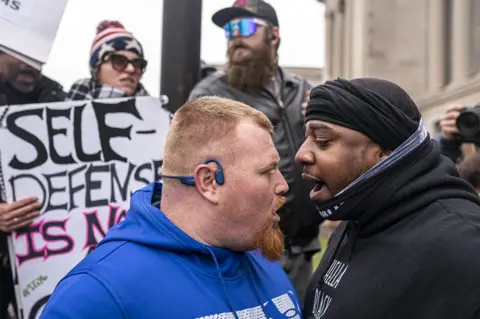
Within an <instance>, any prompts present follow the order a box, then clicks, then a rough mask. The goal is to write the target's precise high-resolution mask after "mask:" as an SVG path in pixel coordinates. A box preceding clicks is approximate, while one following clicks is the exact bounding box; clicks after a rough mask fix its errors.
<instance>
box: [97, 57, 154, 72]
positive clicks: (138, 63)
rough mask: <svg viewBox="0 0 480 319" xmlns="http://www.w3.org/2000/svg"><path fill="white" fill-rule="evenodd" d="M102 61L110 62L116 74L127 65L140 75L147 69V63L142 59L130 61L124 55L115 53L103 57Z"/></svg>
mask: <svg viewBox="0 0 480 319" xmlns="http://www.w3.org/2000/svg"><path fill="white" fill-rule="evenodd" d="M103 61H104V62H110V63H111V64H112V67H113V68H114V69H115V70H116V71H118V72H123V71H124V70H125V69H126V68H127V66H128V65H129V64H131V65H132V66H133V67H134V68H135V71H137V72H142V73H143V72H145V69H146V67H147V61H146V60H144V59H142V58H135V59H131V60H130V59H129V58H127V57H126V56H124V55H121V54H115V53H112V54H110V55H107V56H105V58H104V60H103Z"/></svg>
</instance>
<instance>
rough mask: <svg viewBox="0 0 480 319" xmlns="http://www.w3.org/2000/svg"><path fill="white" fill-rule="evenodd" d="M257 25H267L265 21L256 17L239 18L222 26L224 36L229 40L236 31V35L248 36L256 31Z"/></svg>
mask: <svg viewBox="0 0 480 319" xmlns="http://www.w3.org/2000/svg"><path fill="white" fill-rule="evenodd" d="M259 25H263V26H267V23H266V22H265V21H263V20H260V19H256V18H241V19H236V20H232V21H230V22H228V23H227V24H225V26H224V27H223V28H224V29H225V36H226V37H227V39H228V40H231V39H232V38H233V37H234V34H236V32H235V31H237V32H238V36H241V37H248V36H251V35H252V34H255V32H257V27H258V26H259Z"/></svg>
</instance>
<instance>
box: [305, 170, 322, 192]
mask: <svg viewBox="0 0 480 319" xmlns="http://www.w3.org/2000/svg"><path fill="white" fill-rule="evenodd" d="M302 178H303V179H306V180H311V181H312V182H313V185H314V186H313V191H314V192H318V191H319V190H321V189H322V187H323V186H325V182H324V181H323V180H322V179H321V178H319V177H316V176H312V175H310V174H307V173H303V174H302Z"/></svg>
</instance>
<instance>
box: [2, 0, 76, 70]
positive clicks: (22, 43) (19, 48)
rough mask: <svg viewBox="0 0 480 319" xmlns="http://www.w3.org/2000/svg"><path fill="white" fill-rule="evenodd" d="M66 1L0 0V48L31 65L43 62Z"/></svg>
mask: <svg viewBox="0 0 480 319" xmlns="http://www.w3.org/2000/svg"><path fill="white" fill-rule="evenodd" d="M66 4H67V0H0V30H1V32H0V49H1V50H3V51H6V52H8V53H9V54H12V55H14V56H15V57H17V58H20V59H21V60H22V61H24V62H26V63H27V64H30V65H31V66H33V67H35V68H39V67H40V66H41V65H43V64H44V63H46V62H47V59H48V55H49V54H50V50H51V49H52V45H53V41H54V40H55V36H56V34H57V30H58V26H59V25H60V21H61V19H62V16H63V12H64V11H65V6H66Z"/></svg>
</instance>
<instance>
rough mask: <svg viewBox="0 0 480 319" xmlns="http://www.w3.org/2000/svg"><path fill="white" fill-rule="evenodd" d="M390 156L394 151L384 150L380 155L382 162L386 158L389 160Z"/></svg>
mask: <svg viewBox="0 0 480 319" xmlns="http://www.w3.org/2000/svg"><path fill="white" fill-rule="evenodd" d="M390 154H392V151H390V150H384V149H382V150H381V152H380V155H379V159H380V161H383V160H384V159H385V158H387V157H388V156H389V155H390Z"/></svg>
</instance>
